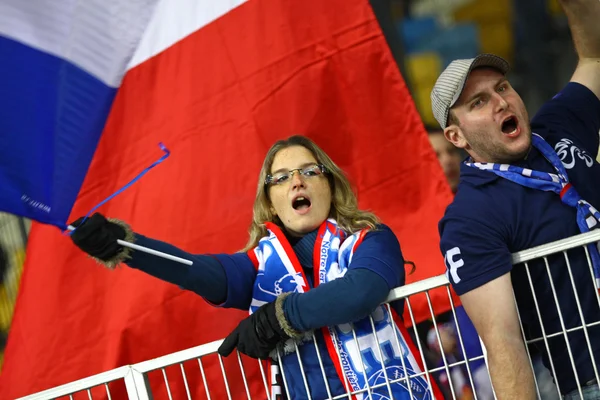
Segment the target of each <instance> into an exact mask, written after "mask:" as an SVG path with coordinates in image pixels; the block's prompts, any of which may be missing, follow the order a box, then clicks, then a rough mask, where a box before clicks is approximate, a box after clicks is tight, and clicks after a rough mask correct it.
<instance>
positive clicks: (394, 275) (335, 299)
mask: <svg viewBox="0 0 600 400" xmlns="http://www.w3.org/2000/svg"><path fill="white" fill-rule="evenodd" d="M404 278H405V277H404V259H403V258H402V252H401V251H400V244H399V243H398V239H396V235H394V233H393V232H392V231H391V229H390V228H388V227H387V226H385V225H381V226H380V227H379V229H378V230H376V231H371V232H369V233H367V234H366V235H365V237H364V239H363V242H362V243H361V244H360V245H359V246H358V248H357V249H356V252H355V253H354V255H353V257H352V262H351V263H350V266H349V268H348V272H347V273H346V274H345V275H344V276H343V277H342V278H338V279H336V280H334V281H331V282H327V283H324V284H322V285H319V286H318V287H316V288H315V289H312V290H309V291H308V292H306V293H293V294H291V295H290V296H289V297H288V298H287V299H286V301H285V303H284V312H285V316H286V319H287V320H288V322H289V323H290V324H291V325H292V327H294V328H296V329H297V330H299V331H307V330H310V329H316V328H320V327H323V326H331V325H337V324H342V323H347V322H352V321H356V320H359V319H361V318H363V317H365V316H367V315H368V314H369V313H371V312H372V311H373V310H374V309H375V307H377V306H378V305H379V304H381V303H382V302H383V301H384V300H385V299H386V297H387V295H388V293H389V291H390V290H391V289H393V288H395V287H397V286H401V285H403V284H404Z"/></svg>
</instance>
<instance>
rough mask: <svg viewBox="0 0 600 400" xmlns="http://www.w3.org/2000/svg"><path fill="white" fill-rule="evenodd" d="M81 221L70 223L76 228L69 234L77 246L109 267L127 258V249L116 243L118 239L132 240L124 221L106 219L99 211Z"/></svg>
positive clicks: (80, 219)
mask: <svg viewBox="0 0 600 400" xmlns="http://www.w3.org/2000/svg"><path fill="white" fill-rule="evenodd" d="M82 221H83V218H79V219H78V220H76V221H74V222H72V223H71V225H72V226H74V227H75V228H77V229H75V231H73V233H72V234H71V239H72V240H73V243H75V245H76V246H77V247H79V248H80V249H81V250H83V251H84V252H86V253H87V254H89V255H90V256H92V257H94V258H96V259H97V260H98V261H99V262H101V263H102V264H105V265H106V266H108V267H110V268H114V267H115V266H116V265H117V264H119V263H120V262H122V261H123V260H124V259H125V258H127V256H128V252H127V251H125V250H129V249H125V248H123V246H121V245H120V244H118V243H117V240H118V239H120V240H127V241H132V240H131V239H132V238H133V232H131V230H130V229H129V227H128V226H127V225H126V224H125V223H123V222H121V221H117V220H108V219H106V218H105V217H104V216H103V215H102V214H99V213H96V214H94V215H92V216H91V217H90V218H88V219H86V220H85V221H84V222H83V224H82V223H81V222H82ZM128 239H129V240H128Z"/></svg>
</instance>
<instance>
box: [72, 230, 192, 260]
mask: <svg viewBox="0 0 600 400" xmlns="http://www.w3.org/2000/svg"><path fill="white" fill-rule="evenodd" d="M67 229H68V230H70V231H73V230H75V227H73V226H72V225H69V226H67ZM117 243H118V244H120V245H121V246H123V247H129V248H131V249H134V250H137V251H143V252H144V253H148V254H152V255H154V256H157V257H162V258H166V259H167V260H171V261H176V262H178V263H181V264H185V265H192V264H193V262H192V261H190V260H186V259H185V258H181V257H177V256H173V255H171V254H167V253H163V252H162V251H157V250H153V249H151V248H148V247H144V246H140V245H137V244H135V243H130V242H126V241H124V240H121V239H117Z"/></svg>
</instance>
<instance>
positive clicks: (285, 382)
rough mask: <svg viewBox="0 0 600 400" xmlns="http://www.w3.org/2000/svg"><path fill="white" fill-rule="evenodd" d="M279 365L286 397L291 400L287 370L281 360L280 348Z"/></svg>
mask: <svg viewBox="0 0 600 400" xmlns="http://www.w3.org/2000/svg"><path fill="white" fill-rule="evenodd" d="M277 363H278V364H279V370H280V371H281V378H282V380H283V387H284V388H285V395H286V397H287V398H288V399H291V398H292V396H290V389H289V388H288V384H287V379H286V377H285V370H284V368H283V360H282V358H281V352H280V351H279V347H278V348H277Z"/></svg>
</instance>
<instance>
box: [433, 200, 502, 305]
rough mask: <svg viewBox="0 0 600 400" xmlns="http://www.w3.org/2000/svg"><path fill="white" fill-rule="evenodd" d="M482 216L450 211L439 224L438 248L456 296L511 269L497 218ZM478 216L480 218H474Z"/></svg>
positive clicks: (480, 214) (481, 214)
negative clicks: (439, 238)
mask: <svg viewBox="0 0 600 400" xmlns="http://www.w3.org/2000/svg"><path fill="white" fill-rule="evenodd" d="M455 201H456V200H455ZM450 207H452V206H450ZM449 210H450V208H449ZM485 214H486V213H484V212H480V213H478V214H474V213H471V215H470V216H467V215H468V213H462V214H458V213H453V212H452V211H449V212H447V213H446V215H445V216H444V218H443V219H442V221H441V222H440V237H441V240H440V249H441V251H442V254H443V255H444V262H445V264H446V269H447V272H446V274H447V276H448V279H449V280H450V283H451V284H452V286H453V287H454V290H455V292H456V293H457V294H458V295H463V294H465V293H467V292H469V291H471V290H473V289H476V288H478V287H479V286H482V285H484V284H486V283H487V282H490V281H492V280H494V279H496V278H499V277H500V276H502V275H504V274H506V273H507V272H510V271H511V270H512V263H511V253H510V251H509V249H508V247H507V245H506V240H505V235H504V234H503V233H502V231H501V230H502V229H501V224H500V223H499V222H498V221H496V222H494V221H495V220H496V219H497V218H500V216H497V218H495V217H494V216H492V215H487V216H486V218H485V219H484V218H483V215H485ZM488 214H490V213H488ZM478 215H479V216H481V218H477V216H478ZM476 218H477V219H476Z"/></svg>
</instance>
